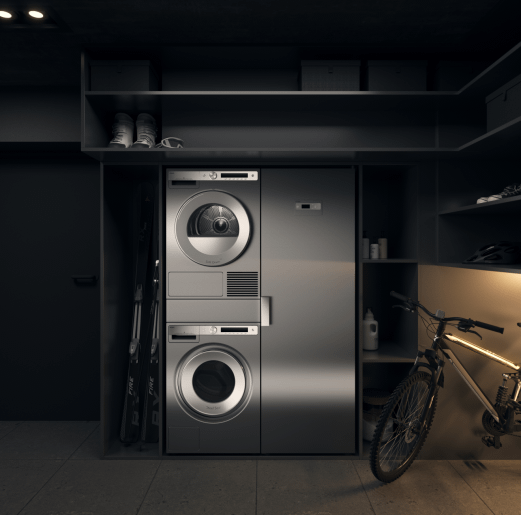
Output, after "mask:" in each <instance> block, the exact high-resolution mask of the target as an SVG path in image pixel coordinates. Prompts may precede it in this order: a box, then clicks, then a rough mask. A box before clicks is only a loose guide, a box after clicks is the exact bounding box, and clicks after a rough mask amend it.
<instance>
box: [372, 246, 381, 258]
mask: <svg viewBox="0 0 521 515" xmlns="http://www.w3.org/2000/svg"><path fill="white" fill-rule="evenodd" d="M371 259H380V248H379V245H378V243H376V242H375V243H371Z"/></svg>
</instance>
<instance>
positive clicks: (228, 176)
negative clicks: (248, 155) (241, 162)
mask: <svg viewBox="0 0 521 515" xmlns="http://www.w3.org/2000/svg"><path fill="white" fill-rule="evenodd" d="M247 178H248V174H247V173H221V179H247Z"/></svg>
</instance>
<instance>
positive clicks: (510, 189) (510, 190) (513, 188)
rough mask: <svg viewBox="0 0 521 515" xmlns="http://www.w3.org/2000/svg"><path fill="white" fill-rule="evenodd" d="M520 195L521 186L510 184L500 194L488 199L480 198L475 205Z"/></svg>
mask: <svg viewBox="0 0 521 515" xmlns="http://www.w3.org/2000/svg"><path fill="white" fill-rule="evenodd" d="M517 195H521V184H511V185H510V186H507V187H506V188H505V189H504V190H503V191H502V192H501V193H498V194H497V195H491V196H490V197H480V198H478V200H477V201H476V204H483V203H484V202H493V201H494V200H501V199H504V198H509V197H515V196H517Z"/></svg>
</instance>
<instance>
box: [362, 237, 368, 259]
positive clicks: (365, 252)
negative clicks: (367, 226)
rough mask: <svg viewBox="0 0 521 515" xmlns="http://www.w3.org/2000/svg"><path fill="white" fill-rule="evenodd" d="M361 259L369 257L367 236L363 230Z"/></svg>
mask: <svg viewBox="0 0 521 515" xmlns="http://www.w3.org/2000/svg"><path fill="white" fill-rule="evenodd" d="M362 259H369V238H368V237H367V231H364V236H363V238H362Z"/></svg>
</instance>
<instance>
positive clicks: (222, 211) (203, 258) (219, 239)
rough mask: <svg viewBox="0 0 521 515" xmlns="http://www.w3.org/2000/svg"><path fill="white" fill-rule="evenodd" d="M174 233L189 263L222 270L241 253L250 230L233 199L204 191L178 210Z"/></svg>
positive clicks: (241, 207)
mask: <svg viewBox="0 0 521 515" xmlns="http://www.w3.org/2000/svg"><path fill="white" fill-rule="evenodd" d="M175 231H176V239H177V243H178V244H179V246H180V248H181V250H182V251H183V252H184V254H185V255H186V256H187V257H188V258H190V259H191V260H192V261H195V262H196V263H199V264H201V265H204V266H222V265H225V264H226V263H230V262H231V261H234V260H235V259H237V258H238V257H239V256H240V255H241V254H242V253H243V252H244V250H245V249H246V246H247V245H248V242H249V240H250V235H251V226H250V221H249V218H248V214H247V212H246V210H245V209H244V207H243V206H242V204H241V203H240V202H239V201H238V200H237V199H236V198H235V197H232V196H231V195H229V194H227V193H223V192H219V191H206V192H202V193H199V194H197V195H194V196H193V197H191V198H190V199H188V200H187V201H186V202H185V203H184V204H183V205H182V206H181V209H180V210H179V213H178V215H177V219H176V224H175Z"/></svg>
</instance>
